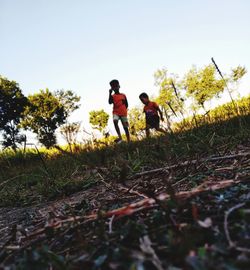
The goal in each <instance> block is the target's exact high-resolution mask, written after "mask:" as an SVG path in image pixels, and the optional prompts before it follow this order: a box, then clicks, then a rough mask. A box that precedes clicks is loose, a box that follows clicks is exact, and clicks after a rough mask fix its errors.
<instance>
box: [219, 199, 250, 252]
mask: <svg viewBox="0 0 250 270" xmlns="http://www.w3.org/2000/svg"><path fill="white" fill-rule="evenodd" d="M245 205H246V203H239V204H237V205H235V206H233V207H232V208H230V209H229V210H228V211H227V212H226V213H225V218H224V231H225V234H226V238H227V241H228V243H229V247H230V248H234V249H236V250H238V251H241V252H248V253H250V249H248V248H244V247H237V246H236V245H235V243H234V242H233V241H232V239H231V237H230V234H229V230H228V217H229V215H230V214H231V213H232V212H233V211H234V210H236V209H239V208H241V207H243V206H245Z"/></svg>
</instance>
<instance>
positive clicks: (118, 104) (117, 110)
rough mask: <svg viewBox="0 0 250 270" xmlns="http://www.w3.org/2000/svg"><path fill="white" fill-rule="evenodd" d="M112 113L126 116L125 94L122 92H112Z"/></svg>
mask: <svg viewBox="0 0 250 270" xmlns="http://www.w3.org/2000/svg"><path fill="white" fill-rule="evenodd" d="M112 97H113V104H114V106H113V114H116V115H119V116H127V107H126V105H125V104H126V96H125V95H124V94H122V93H119V94H113V95H112Z"/></svg>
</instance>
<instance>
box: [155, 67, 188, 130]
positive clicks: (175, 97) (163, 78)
mask: <svg viewBox="0 0 250 270" xmlns="http://www.w3.org/2000/svg"><path fill="white" fill-rule="evenodd" d="M154 78H155V85H156V86H158V87H159V95H158V97H157V98H156V99H155V101H156V102H157V103H158V105H159V106H160V107H161V109H162V111H163V112H164V114H165V117H166V120H167V126H168V128H169V129H170V130H171V124H170V118H171V117H172V116H176V117H177V116H178V113H180V114H181V115H182V117H184V116H183V108H184V99H183V98H182V95H181V93H180V91H179V90H178V89H181V88H182V85H181V82H179V81H178V76H177V75H175V74H170V75H168V71H167V69H164V68H163V69H161V70H160V69H159V70H157V71H156V72H155V74H154Z"/></svg>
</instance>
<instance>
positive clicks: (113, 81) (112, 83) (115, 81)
mask: <svg viewBox="0 0 250 270" xmlns="http://www.w3.org/2000/svg"><path fill="white" fill-rule="evenodd" d="M109 84H110V86H111V87H113V86H117V85H119V81H118V80H112V81H111V82H110V83H109Z"/></svg>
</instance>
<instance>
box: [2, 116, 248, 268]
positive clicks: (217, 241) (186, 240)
mask: <svg viewBox="0 0 250 270" xmlns="http://www.w3.org/2000/svg"><path fill="white" fill-rule="evenodd" d="M249 134H250V116H249V115H248V116H244V117H241V119H239V118H233V119H230V120H228V121H224V122H220V123H213V124H210V125H203V126H200V127H199V128H196V129H193V130H188V131H185V132H182V133H176V134H170V135H169V138H166V137H155V138H151V139H149V140H144V141H140V142H132V143H131V144H129V145H128V144H121V145H113V146H110V147H105V148H101V149H95V150H91V149H82V150H81V151H79V152H77V153H74V154H73V155H71V154H69V153H57V154H55V153H54V154H51V153H50V154H46V153H42V154H40V155H38V154H37V153H26V155H25V156H23V155H22V154H19V156H16V155H15V156H10V155H7V156H3V155H2V156H1V161H0V162H1V169H0V170H1V171H0V173H1V183H2V187H1V190H0V203H1V205H2V206H3V205H27V204H34V203H37V202H39V201H45V200H48V199H53V198H59V197H63V196H65V195H69V194H71V193H74V192H75V191H78V190H84V189H85V190H87V189H89V188H90V187H94V186H99V185H103V183H102V179H105V181H106V183H108V184H109V183H111V185H112V186H115V184H116V183H117V182H121V183H123V184H128V185H129V186H130V185H131V182H130V180H128V178H130V177H131V176H133V175H134V174H135V173H136V172H139V171H142V170H149V169H153V168H158V167H162V166H166V165H171V164H177V163H178V162H181V161H184V160H189V159H191V158H196V159H200V158H202V157H207V156H211V155H216V156H218V155H227V154H231V153H232V152H235V151H238V150H239V149H241V148H243V149H244V148H245V149H249V147H250V141H249ZM218 167H219V169H220V170H218ZM223 167H224V170H222V171H221V168H223ZM230 168H231V169H230ZM249 174H250V172H249V160H247V159H246V160H241V161H240V162H238V161H237V162H236V161H235V160H232V161H230V162H229V161H228V162H225V163H219V164H205V165H204V164H201V166H198V167H194V168H193V167H192V168H191V167H189V168H183V169H179V170H176V171H173V172H172V176H171V177H172V183H175V182H176V181H179V180H180V179H185V180H186V183H187V187H185V189H189V188H190V184H191V187H195V186H196V185H200V184H201V183H203V181H205V180H208V179H211V178H213V179H215V180H218V181H219V180H221V179H231V178H232V179H234V177H236V175H238V176H239V175H240V177H247V178H249ZM100 175H101V177H100ZM159 177H160V178H159ZM204 179H205V180H204ZM151 180H152V181H151ZM137 181H138V183H139V186H138V187H137V188H138V189H140V186H141V188H142V190H143V188H144V191H145V189H146V191H147V193H149V192H151V193H152V190H150V189H152V184H153V185H155V186H157V189H159V190H161V189H163V190H164V189H165V190H167V191H168V192H170V193H171V190H170V191H169V189H168V188H169V187H168V186H167V189H166V182H164V181H165V180H164V179H163V178H161V176H157V175H152V176H150V177H148V178H142V179H136V180H134V182H133V184H134V183H136V182H137ZM145 182H146V183H148V182H149V185H148V186H145V185H144V183H145ZM150 185H151V186H150ZM180 188H182V187H180ZM249 191H250V189H249V185H246V184H240V185H237V186H234V187H232V188H228V189H226V190H224V191H221V192H210V193H206V194H203V195H201V196H197V197H195V198H193V199H192V200H188V201H186V202H178V201H176V200H175V199H174V197H173V198H172V200H171V201H170V202H169V203H168V204H166V205H161V206H160V207H158V208H156V209H152V210H148V211H144V212H139V213H138V214H136V215H133V216H131V217H124V218H122V219H120V220H117V221H114V222H113V225H112V226H113V232H112V233H109V229H110V228H109V223H110V221H108V220H105V219H103V218H102V215H101V211H104V210H105V209H104V208H103V207H104V206H105V203H106V202H105V197H104V198H101V197H99V195H100V194H99V193H97V194H96V196H98V198H96V201H97V202H98V200H101V205H102V209H103V210H101V211H100V217H99V218H98V220H97V221H95V222H92V223H88V224H85V225H84V224H81V223H72V224H71V225H70V226H69V227H65V228H59V229H55V230H52V231H47V232H46V235H47V236H46V237H45V238H42V239H41V240H40V241H39V242H36V243H34V244H33V245H31V246H30V244H28V245H27V248H26V251H25V252H21V253H14V254H15V257H13V256H10V257H8V254H10V251H8V252H7V253H6V251H4V250H2V251H1V252H2V253H1V254H2V255H1V257H0V262H2V261H3V260H5V261H4V264H5V265H12V266H13V268H15V267H14V265H18V266H19V269H48V268H49V267H51V266H53V269H169V270H170V269H172V270H173V269H194V270H200V269H221V270H225V269H228V270H231V269H249V268H248V266H249V263H250V258H249V254H248V253H244V252H238V251H236V250H235V249H233V248H229V246H228V243H227V239H226V237H225V233H224V228H223V226H224V222H223V219H224V212H225V211H227V210H228V209H229V208H230V207H232V206H234V205H236V204H238V203H245V207H244V209H242V211H235V212H234V214H232V217H231V218H230V224H229V227H230V231H231V237H232V238H233V239H234V240H235V241H236V243H237V245H239V246H243V247H246V248H250V247H249V241H247V239H249V233H250V230H249V225H248V224H249V213H248V212H247V209H248V208H249V202H248V201H249V199H247V198H249ZM105 192H106V193H105ZM105 192H104V196H105V194H107V196H106V197H107V198H108V194H109V191H108V189H107V190H106V191H105ZM119 196H120V195H119ZM137 199H138V198H137ZM123 203H124V202H120V201H119V198H116V201H114V202H110V203H109V204H107V205H106V206H105V207H107V208H108V209H110V208H116V207H119V206H121V205H122V204H123ZM91 210H93V209H91V207H90V205H89V201H88V199H85V200H83V201H82V202H81V203H78V204H77V205H74V206H73V208H70V207H69V208H67V209H64V210H63V211H62V213H63V215H65V217H66V216H67V215H68V216H72V215H73V216H74V215H82V214H85V213H88V212H89V211H91ZM206 218H211V220H212V226H210V227H209V228H205V225H206V224H205V225H204V226H201V225H199V224H198V222H197V221H198V220H200V221H204V220H205V219H206ZM154 253H155V254H156V255H154ZM6 258H9V259H6ZM32 267H33V268H32ZM34 267H35V268H34ZM161 267H162V268H161Z"/></svg>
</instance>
